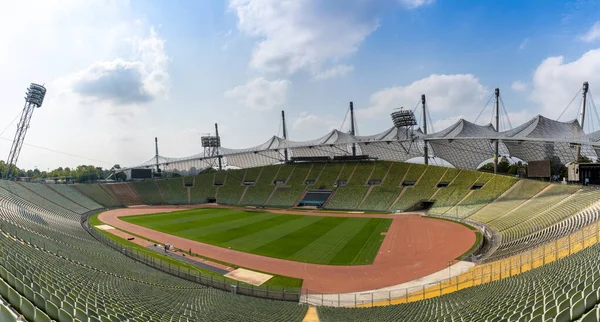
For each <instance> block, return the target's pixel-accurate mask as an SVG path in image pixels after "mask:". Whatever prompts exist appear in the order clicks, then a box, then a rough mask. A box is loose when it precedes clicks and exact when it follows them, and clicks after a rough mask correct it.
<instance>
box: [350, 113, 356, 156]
mask: <svg viewBox="0 0 600 322" xmlns="http://www.w3.org/2000/svg"><path fill="white" fill-rule="evenodd" d="M350 134H352V135H353V136H354V135H356V132H355V129H354V103H352V102H350ZM352 155H353V156H356V143H352Z"/></svg>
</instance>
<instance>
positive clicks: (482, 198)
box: [448, 175, 518, 218]
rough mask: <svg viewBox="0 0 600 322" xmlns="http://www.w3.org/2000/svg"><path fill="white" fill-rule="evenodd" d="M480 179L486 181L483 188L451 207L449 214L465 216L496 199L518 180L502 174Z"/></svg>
mask: <svg viewBox="0 0 600 322" xmlns="http://www.w3.org/2000/svg"><path fill="white" fill-rule="evenodd" d="M479 181H481V182H484V181H485V182H486V183H485V184H484V186H483V187H482V188H481V189H479V190H473V191H471V192H470V193H469V194H468V196H467V197H466V198H464V199H463V200H462V201H460V202H459V203H458V204H456V205H455V206H454V209H450V210H449V214H448V215H449V216H456V217H459V218H465V217H467V216H469V215H471V214H473V213H474V212H476V211H477V210H479V209H481V208H483V207H484V206H485V205H487V204H489V203H491V202H492V201H494V200H496V199H497V198H498V197H499V196H500V195H502V194H503V193H504V192H505V191H507V190H508V189H510V187H511V186H512V185H514V184H515V183H517V182H518V180H517V179H516V178H513V177H506V176H500V175H498V176H493V177H491V179H488V178H479ZM453 210H455V211H453Z"/></svg>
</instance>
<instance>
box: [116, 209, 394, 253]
mask: <svg viewBox="0 0 600 322" xmlns="http://www.w3.org/2000/svg"><path fill="white" fill-rule="evenodd" d="M121 220H124V221H127V222H130V223H132V224H136V225H139V226H143V227H147V228H150V229H153V230H157V231H161V232H165V233H168V234H171V235H175V236H179V237H183V238H187V239H191V240H195V241H199V242H203V243H207V244H212V245H216V246H220V247H225V248H227V247H231V248H232V249H235V250H239V251H243V252H247V253H252V254H258V255H264V256H269V257H275V258H282V259H289V260H294V261H299V262H306V263H315V264H329V265H362V264H371V263H373V260H374V259H375V256H376V255H377V252H378V250H379V247H380V246H381V243H382V242H383V239H384V236H383V235H381V233H382V232H386V231H387V230H388V228H389V226H390V224H391V222H392V219H380V218H343V217H319V216H304V215H285V214H275V213H268V212H259V211H246V210H241V209H193V210H184V211H177V212H171V213H158V214H151V215H138V216H128V217H121Z"/></svg>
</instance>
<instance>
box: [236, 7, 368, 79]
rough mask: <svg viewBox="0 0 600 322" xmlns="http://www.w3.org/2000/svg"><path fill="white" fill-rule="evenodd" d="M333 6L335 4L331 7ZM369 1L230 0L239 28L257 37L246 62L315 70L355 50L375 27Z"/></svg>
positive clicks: (255, 65)
mask: <svg viewBox="0 0 600 322" xmlns="http://www.w3.org/2000/svg"><path fill="white" fill-rule="evenodd" d="M333 7H335V8H333ZM373 7H376V5H374V4H373V3H370V2H365V1H362V0H360V1H348V2H345V3H344V4H343V5H337V4H333V3H331V2H329V1H323V2H321V1H318V0H230V2H229V9H230V10H232V11H235V12H236V14H237V17H238V29H239V30H240V31H241V32H243V33H244V34H246V35H249V36H252V37H256V38H259V39H260V40H259V41H258V43H257V45H256V47H255V48H254V51H253V53H252V58H251V61H250V67H252V68H254V69H257V70H260V71H275V72H285V73H289V74H291V73H295V72H297V71H299V70H303V69H304V70H308V71H310V72H311V73H313V74H315V73H317V72H318V71H319V70H320V69H321V66H322V65H323V64H325V63H327V62H336V61H339V60H340V59H343V58H344V57H347V56H348V55H350V54H352V53H354V52H355V51H356V50H357V49H358V47H359V46H360V44H361V43H362V42H363V40H364V39H365V38H366V37H367V36H368V35H369V34H371V33H372V32H373V31H375V30H376V29H377V28H378V26H379V25H378V22H377V19H376V16H375V14H374V12H373V11H374V10H373V9H372V8H373Z"/></svg>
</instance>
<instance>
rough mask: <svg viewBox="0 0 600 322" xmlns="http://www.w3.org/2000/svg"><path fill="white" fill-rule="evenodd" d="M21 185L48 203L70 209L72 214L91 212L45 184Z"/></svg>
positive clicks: (26, 183)
mask: <svg viewBox="0 0 600 322" xmlns="http://www.w3.org/2000/svg"><path fill="white" fill-rule="evenodd" d="M20 184H21V185H23V186H24V187H25V188H27V189H29V190H31V191H33V192H34V193H36V194H38V195H39V196H40V197H42V198H44V199H47V200H48V201H51V202H53V203H55V204H57V205H59V206H61V207H63V208H65V209H68V210H70V211H72V212H75V213H82V212H86V211H88V210H89V209H87V208H85V207H83V206H81V205H79V204H77V203H75V202H73V201H72V200H70V199H67V198H65V197H64V196H62V195H60V194H58V193H57V192H56V191H54V190H52V189H50V188H48V186H46V185H44V184H37V183H28V182H20Z"/></svg>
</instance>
